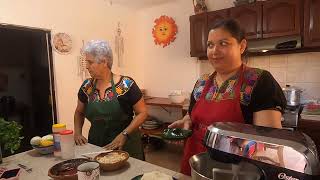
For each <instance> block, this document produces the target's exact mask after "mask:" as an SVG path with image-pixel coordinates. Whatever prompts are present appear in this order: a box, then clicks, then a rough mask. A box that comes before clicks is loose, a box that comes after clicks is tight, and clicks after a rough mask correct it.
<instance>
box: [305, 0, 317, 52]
mask: <svg viewBox="0 0 320 180" xmlns="http://www.w3.org/2000/svg"><path fill="white" fill-rule="evenodd" d="M304 46H306V47H314V46H318V47H319V46H320V0H305V3H304Z"/></svg>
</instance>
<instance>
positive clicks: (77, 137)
mask: <svg viewBox="0 0 320 180" xmlns="http://www.w3.org/2000/svg"><path fill="white" fill-rule="evenodd" d="M74 141H75V143H76V145H84V144H87V142H88V140H87V139H86V138H85V137H84V136H82V134H74Z"/></svg>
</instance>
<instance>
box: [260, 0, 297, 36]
mask: <svg viewBox="0 0 320 180" xmlns="http://www.w3.org/2000/svg"><path fill="white" fill-rule="evenodd" d="M301 13H302V8H301V1H300V0H270V1H264V2H263V27H262V29H263V38H270V37H279V36H289V35H299V34H300V31H301V27H300V23H301V20H302V19H301Z"/></svg>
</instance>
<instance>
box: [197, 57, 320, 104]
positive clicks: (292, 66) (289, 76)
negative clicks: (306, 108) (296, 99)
mask: <svg viewBox="0 0 320 180" xmlns="http://www.w3.org/2000/svg"><path fill="white" fill-rule="evenodd" d="M247 64H248V66H250V67H257V68H261V69H265V70H267V71H269V72H270V73H271V74H272V75H273V77H274V78H275V79H276V80H277V81H278V83H279V84H280V86H281V87H284V86H285V85H286V84H289V85H292V86H297V87H300V88H302V89H304V90H305V91H304V92H303V93H302V102H305V100H310V99H320V52H312V53H298V54H285V55H272V56H258V57H250V58H249V59H248V62H247ZM208 66H211V65H210V64H209V62H208V61H204V62H201V65H200V74H204V73H210V72H212V70H211V68H209V67H208Z"/></svg>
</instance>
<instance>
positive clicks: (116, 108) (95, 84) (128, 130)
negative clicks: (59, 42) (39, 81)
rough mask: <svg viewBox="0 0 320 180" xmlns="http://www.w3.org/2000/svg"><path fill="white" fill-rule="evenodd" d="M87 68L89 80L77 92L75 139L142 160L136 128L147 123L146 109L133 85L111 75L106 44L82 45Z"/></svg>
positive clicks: (108, 48)
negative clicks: (87, 125)
mask: <svg viewBox="0 0 320 180" xmlns="http://www.w3.org/2000/svg"><path fill="white" fill-rule="evenodd" d="M84 52H85V57H86V67H87V69H88V71H89V73H90V76H91V78H89V79H87V80H85V81H84V82H83V83H82V85H81V87H80V89H79V92H78V104H77V108H76V111H75V114H74V130H75V134H74V139H75V142H76V144H77V145H82V144H85V143H87V142H89V143H91V144H94V145H97V146H101V147H104V148H106V149H123V150H125V151H127V152H129V154H130V156H132V157H135V158H138V159H143V150H142V145H141V137H140V136H139V133H138V131H137V129H138V127H139V126H140V125H141V124H142V123H143V122H144V121H145V120H146V117H147V109H146V105H145V103H144V100H143V98H142V93H141V91H140V89H139V87H138V85H137V84H136V82H135V81H134V80H133V79H132V78H131V77H128V76H122V75H116V74H114V73H112V71H111V68H112V63H113V55H112V50H111V47H110V45H109V43H108V42H106V41H100V40H92V41H89V42H88V43H86V44H85V46H84ZM85 118H87V119H88V120H89V121H90V123H91V127H90V130H89V136H88V140H87V139H86V138H85V137H84V136H83V135H82V127H83V123H84V120H85Z"/></svg>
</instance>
